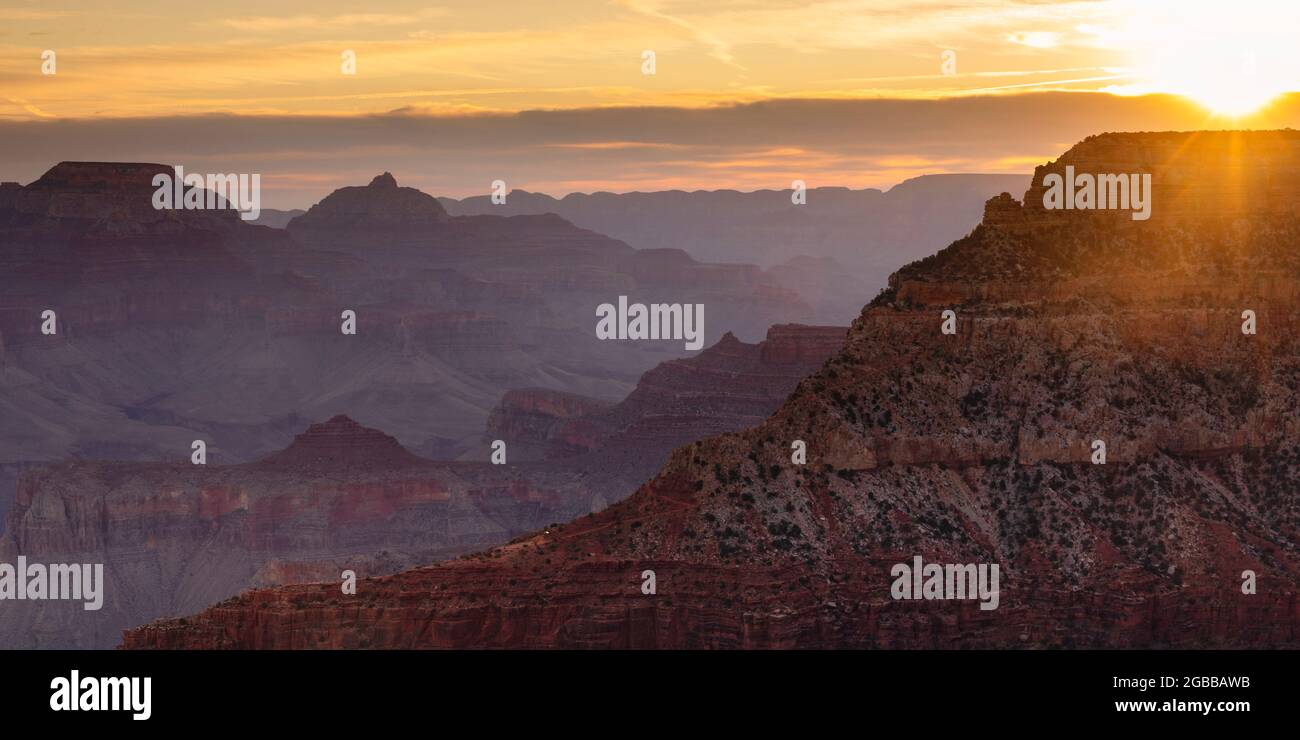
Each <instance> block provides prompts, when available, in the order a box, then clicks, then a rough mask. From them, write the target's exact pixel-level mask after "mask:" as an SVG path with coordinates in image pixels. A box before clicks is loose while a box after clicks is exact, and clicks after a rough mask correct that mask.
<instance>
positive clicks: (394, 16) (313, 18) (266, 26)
mask: <svg viewBox="0 0 1300 740" xmlns="http://www.w3.org/2000/svg"><path fill="white" fill-rule="evenodd" d="M447 12H448V11H446V10H445V9H439V8H426V9H423V10H420V11H418V12H415V13H346V14H342V15H332V16H321V15H295V16H251V17H243V18H227V19H224V20H222V21H220V23H221V25H223V26H228V27H230V28H234V29H237V30H240V31H250V32H254V33H274V32H282V31H320V30H329V31H336V30H340V29H351V28H356V27H358V26H405V25H409V24H412V23H422V22H424V21H428V20H432V19H434V18H438V17H442V16H445V15H446V14H447Z"/></svg>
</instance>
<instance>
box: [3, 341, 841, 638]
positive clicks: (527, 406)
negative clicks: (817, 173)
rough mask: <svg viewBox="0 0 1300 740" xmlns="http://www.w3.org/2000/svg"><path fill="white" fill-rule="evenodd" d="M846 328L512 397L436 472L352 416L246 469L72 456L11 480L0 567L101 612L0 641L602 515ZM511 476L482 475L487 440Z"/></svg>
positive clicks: (28, 625)
mask: <svg viewBox="0 0 1300 740" xmlns="http://www.w3.org/2000/svg"><path fill="white" fill-rule="evenodd" d="M844 332H845V329H844V328H843V327H808V326H798V325H783V326H777V327H773V328H772V329H771V330H770V331H769V334H768V338H767V339H766V340H765V341H763V342H761V343H757V344H746V343H744V342H741V341H740V340H738V339H736V338H735V337H734V335H730V334H728V335H726V336H725V337H724V338H723V339H722V340H721V341H719V342H718V343H717V344H715V345H714V346H713V347H709V348H707V349H705V350H704V351H703V352H701V353H700V354H698V355H697V356H695V357H690V358H682V359H678V360H673V361H671V362H668V363H664V364H662V365H660V366H658V367H656V368H654V369H653V370H651V371H649V372H647V373H646V374H645V375H644V376H643V378H642V379H641V381H640V382H639V383H638V385H637V389H636V390H635V391H634V392H633V393H632V394H630V395H629V396H628V397H627V398H625V399H624V400H623V401H621V402H619V403H617V404H613V403H609V402H604V401H600V400H599V399H591V398H585V397H582V396H577V395H574V394H570V393H566V392H563V391H555V390H550V389H545V388H530V389H521V390H519V391H512V392H510V393H508V394H506V397H505V398H504V399H502V401H501V403H500V404H499V406H498V407H497V408H496V409H495V410H494V411H493V412H492V414H491V419H492V422H491V424H490V425H489V428H488V429H486V430H485V431H481V432H480V433H481V434H483V435H484V436H483V440H482V445H481V449H482V450H483V451H484V454H482V455H480V459H479V460H478V461H476V462H455V461H442V462H438V461H433V460H429V459H426V458H423V457H420V456H418V455H416V454H413V453H412V452H410V451H409V450H407V449H406V448H404V447H403V446H402V445H401V444H400V443H399V442H398V440H397V439H395V438H394V437H392V436H390V435H388V434H385V433H383V432H382V431H379V430H377V429H373V428H368V427H365V426H363V425H361V424H359V423H357V422H356V421H354V420H352V419H350V418H348V417H347V416H342V415H340V416H336V417H333V418H330V419H328V420H326V421H323V422H320V423H317V424H312V425H310V426H308V427H307V429H306V430H305V431H303V432H301V433H300V434H298V435H297V436H296V437H295V438H294V440H293V442H292V443H291V444H290V445H288V446H287V447H286V448H284V449H282V450H279V451H277V452H274V453H272V454H269V455H266V456H264V457H262V458H260V459H257V460H255V461H252V462H248V463H240V464H233V465H231V464H209V465H192V464H190V463H189V462H188V458H182V459H180V460H177V461H175V462H170V463H163V462H155V463H145V462H127V461H112V462H110V461H74V462H64V463H59V464H48V465H43V466H39V467H35V468H33V469H31V470H29V471H26V472H25V473H23V474H22V475H21V476H20V477H19V478H18V486H17V498H16V501H15V503H14V506H13V508H12V509H11V510H10V511H9V513H8V521H7V526H6V527H5V531H4V534H3V536H2V537H0V562H3V561H6V559H16V558H20V557H25V558H26V559H28V560H31V561H33V562H37V561H39V562H65V561H66V562H94V563H99V564H103V565H104V566H105V569H106V579H104V580H102V581H101V583H103V584H104V586H103V588H102V589H101V590H102V592H103V599H104V603H103V608H102V609H99V610H97V611H95V612H93V613H88V612H84V610H82V609H81V608H80V606H79V605H78V604H76V603H73V602H66V601H44V602H23V603H7V604H6V605H5V607H4V608H3V609H0V645H4V646H5V647H10V648H51V647H58V648H69V647H76V648H104V647H111V646H113V645H114V644H116V643H117V642H118V640H119V639H120V634H121V632H122V630H124V629H126V628H128V627H131V626H135V625H138V624H141V623H144V622H147V621H149V620H151V619H154V618H156V617H160V616H166V615H175V614H185V613H189V612H193V611H197V610H198V609H201V608H203V607H204V606H207V605H208V604H211V603H213V602H215V601H219V600H220V599H223V598H226V597H228V596H231V595H234V594H237V593H239V592H241V591H244V590H246V589H248V588H252V587H258V586H271V585H281V584H287V583H300V582H309V581H321V580H333V581H334V582H335V583H336V584H337V583H338V579H339V578H340V574H341V573H342V572H343V571H344V570H351V571H353V572H355V573H356V574H358V575H359V576H364V577H373V576H377V575H384V574H389V573H394V572H397V571H400V570H403V569H407V568H411V567H414V566H418V565H423V564H427V563H432V562H436V561H438V560H442V559H445V558H448V557H453V556H457V555H461V554H464V553H468V552H473V551H477V550H481V549H484V548H486V547H489V546H492V545H496V544H500V543H502V542H504V541H506V540H508V539H510V538H511V537H514V536H517V535H520V534H522V533H525V532H529V531H533V530H536V529H538V528H542V527H545V526H547V525H548V524H551V523H554V522H559V521H566V520H569V519H573V518H576V517H579V516H582V515H585V514H588V513H591V512H593V511H600V510H602V509H604V508H605V507H607V506H608V505H609V504H611V503H614V502H617V501H618V500H620V499H621V498H623V497H625V496H626V495H628V494H629V493H631V492H632V491H633V490H634V489H635V488H636V487H637V486H638V485H639V484H640V483H642V482H643V481H644V480H645V479H646V478H648V477H649V476H650V475H651V474H652V473H653V472H654V470H655V469H656V468H657V467H658V466H659V465H660V464H662V462H663V461H664V460H665V459H666V458H667V456H668V454H669V452H670V451H671V450H672V449H673V448H674V447H676V446H678V445H680V444H682V443H684V442H687V441H691V440H695V439H699V438H702V437H705V436H709V435H711V434H715V433H717V432H718V431H720V430H735V429H742V428H744V427H745V426H748V425H750V424H753V423H756V422H757V421H759V420H761V419H762V418H763V417H765V416H766V415H767V414H769V413H771V411H772V410H774V409H775V408H776V407H777V406H778V405H779V404H780V403H781V400H782V399H783V398H784V397H785V395H786V394H788V393H789V391H790V390H791V389H793V388H794V386H795V385H796V384H797V383H798V382H799V380H800V378H802V377H803V376H805V375H806V374H808V373H809V372H812V371H813V370H815V369H816V368H817V367H819V366H820V365H821V363H822V362H824V361H825V360H826V358H828V357H829V356H830V355H831V354H833V353H834V352H835V351H836V350H837V349H838V348H839V345H840V343H841V342H842V341H843V338H844ZM493 439H501V440H503V441H505V442H506V444H507V450H508V452H509V454H508V458H507V464H505V465H493V464H490V463H489V462H487V454H486V450H487V449H488V447H489V442H490V440H493Z"/></svg>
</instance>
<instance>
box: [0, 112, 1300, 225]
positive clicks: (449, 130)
mask: <svg viewBox="0 0 1300 740" xmlns="http://www.w3.org/2000/svg"><path fill="white" fill-rule="evenodd" d="M1216 125H1218V126H1222V127H1228V126H1233V127H1239V126H1249V127H1253V128H1281V127H1285V126H1291V127H1297V126H1300V96H1290V97H1288V98H1286V99H1284V100H1282V101H1280V102H1279V103H1278V105H1276V106H1273V107H1271V108H1269V109H1268V111H1267V113H1266V114H1265V115H1263V116H1261V117H1257V118H1254V119H1251V120H1248V121H1245V122H1226V121H1225V122H1218V121H1214V120H1207V118H1206V114H1205V113H1204V111H1202V110H1201V109H1199V108H1198V107H1196V106H1195V105H1192V104H1191V103H1188V102H1187V101H1185V100H1182V99H1179V98H1174V97H1170V96H1161V95H1151V96H1142V97H1128V98H1121V97H1116V96H1112V95H1106V94H1102V93H1060V92H1050V93H1026V94H1017V95H997V96H975V97H963V98H949V99H939V100H886V99H881V100H807V99H800V100H768V101H761V102H755V103H747V104H743V105H715V106H704V107H689V108H688V107H671V106H626V107H600V108H584V109H573V110H530V111H523V112H519V113H492V114H456V115H429V114H422V113H418V112H415V111H406V112H404V113H401V114H377V115H357V116H303V115H297V116H288V115H274V116H249V115H200V116H178V117H171V116H164V117H153V118H133V119H101V120H89V119H57V120H49V119H41V120H28V121H15V120H8V121H5V120H0V180H18V181H21V182H29V181H31V180H34V179H35V178H36V177H39V176H40V174H41V173H43V172H44V171H45V170H47V169H49V168H50V167H51V166H52V165H53V164H55V163H57V162H59V161H62V160H109V161H151V162H165V163H172V164H183V165H185V167H186V168H187V169H189V170H191V171H195V172H202V171H219V172H249V173H252V172H257V173H260V174H261V175H262V182H263V183H264V187H267V188H268V190H270V191H273V193H274V197H273V198H269V199H268V202H267V203H266V204H265V205H266V206H267V207H281V208H287V207H302V206H307V205H310V204H312V203H314V202H315V201H317V200H319V199H320V198H321V197H323V196H324V195H326V194H328V193H329V192H330V191H331V190H333V189H334V188H337V187H341V186H344V185H356V184H364V183H366V182H369V181H370V178H372V177H373V176H374V175H376V174H378V173H379V172H383V171H385V170H389V171H391V172H393V173H394V174H395V175H396V176H397V177H398V178H399V180H401V181H402V182H404V183H406V184H410V185H412V186H415V187H419V188H421V189H423V190H425V191H426V192H430V193H435V194H439V195H453V196H464V195H474V194H481V193H484V192H487V191H488V189H489V186H490V184H491V182H492V181H493V180H496V179H501V180H505V181H506V183H507V184H508V185H509V187H511V188H524V189H527V190H540V191H543V192H549V193H551V194H553V195H564V194H565V193H567V192H569V191H572V190H613V191H626V190H647V189H658V188H662V187H680V188H683V189H727V188H731V189H758V188H773V187H775V188H782V187H788V186H789V183H790V180H791V179H792V178H799V179H804V180H806V181H807V182H809V183H810V184H812V183H816V184H817V185H844V186H850V187H881V188H884V187H889V186H891V185H893V184H896V183H897V182H898V181H900V180H901V179H903V178H905V177H909V176H912V175H916V174H925V173H932V172H1004V173H1019V172H1028V171H1030V170H1032V168H1033V166H1034V165H1035V164H1042V163H1044V162H1045V161H1046V160H1047V159H1048V158H1049V157H1054V156H1057V155H1059V154H1060V153H1061V152H1062V151H1063V150H1064V149H1066V148H1068V147H1069V146H1070V145H1071V144H1073V143H1074V142H1077V141H1080V140H1082V139H1083V138H1085V137H1087V136H1089V135H1091V134H1096V133H1100V132H1103V131H1144V130H1146V131H1150V130H1189V129H1199V128H1205V127H1207V126H1211V127H1213V126H1216Z"/></svg>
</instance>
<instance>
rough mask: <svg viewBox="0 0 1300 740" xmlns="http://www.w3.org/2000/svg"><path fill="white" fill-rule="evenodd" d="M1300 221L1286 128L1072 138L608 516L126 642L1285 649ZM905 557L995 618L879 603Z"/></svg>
mask: <svg viewBox="0 0 1300 740" xmlns="http://www.w3.org/2000/svg"><path fill="white" fill-rule="evenodd" d="M1067 164H1072V165H1074V166H1075V168H1076V170H1077V171H1079V172H1093V173H1127V172H1141V173H1147V172H1149V173H1151V174H1152V175H1153V178H1152V179H1153V182H1154V194H1153V196H1152V197H1153V198H1154V201H1153V204H1154V205H1153V215H1152V218H1151V220H1150V221H1146V222H1135V221H1132V220H1130V218H1129V214H1128V213H1127V212H1122V211H1120V212H1109V211H1048V210H1045V209H1044V208H1043V207H1042V201H1041V188H1042V181H1043V177H1044V175H1045V174H1046V173H1048V172H1060V171H1063V169H1064V167H1065V165H1067ZM1298 211H1300V132H1295V131H1278V132H1251V133H1240V132H1215V133H1140V134H1136V133H1134V134H1104V135H1099V136H1094V137H1090V138H1089V139H1087V140H1085V141H1083V142H1081V143H1079V144H1078V145H1076V146H1075V147H1073V148H1072V149H1071V150H1070V151H1068V152H1067V153H1066V154H1064V155H1063V156H1062V157H1061V158H1060V159H1058V160H1057V161H1055V162H1051V163H1049V164H1047V165H1045V166H1042V167H1039V168H1038V169H1037V171H1036V172H1035V175H1034V179H1033V185H1032V186H1031V188H1030V190H1029V191H1028V192H1027V193H1026V194H1025V197H1024V200H1023V201H1022V202H1017V201H1016V200H1014V199H1013V198H1012V197H1011V196H1009V195H1006V194H1004V195H1002V196H1000V197H997V198H994V199H992V200H990V201H989V203H988V207H987V209H986V213H985V216H984V219H983V221H982V223H980V224H979V225H978V226H977V227H976V228H975V229H974V230H973V231H972V232H971V233H970V234H969V235H968V236H967V237H965V238H963V239H960V240H958V241H957V242H955V243H953V244H952V245H951V246H949V247H948V248H946V249H944V250H942V251H940V252H939V253H937V254H935V255H933V256H931V257H929V258H927V259H924V260H921V261H919V262H916V263H913V264H910V265H908V266H906V267H904V268H903V269H901V270H899V271H898V272H897V273H896V274H895V275H893V276H892V278H891V281H890V285H889V287H888V288H887V289H886V290H885V291H884V292H883V293H882V294H881V295H880V296H878V297H877V298H876V299H875V300H873V301H872V302H871V303H870V304H869V305H867V306H866V307H865V308H864V310H863V311H862V314H861V316H860V317H859V318H858V319H857V320H856V321H855V322H854V324H853V326H852V327H851V329H850V331H849V336H848V339H847V343H846V344H845V346H844V348H843V349H842V351H840V352H839V353H838V354H837V355H836V356H834V357H833V358H832V359H831V360H829V361H828V362H827V363H826V364H825V365H824V366H823V367H822V368H821V369H820V370H819V371H817V372H816V373H814V374H812V375H810V376H808V377H807V378H805V379H804V380H803V381H802V382H801V383H800V384H799V386H798V388H797V389H796V390H795V391H794V392H793V393H792V394H791V395H790V396H789V398H788V399H787V400H786V402H785V403H784V405H783V406H782V407H781V408H780V409H779V410H778V411H776V412H775V413H774V414H773V415H772V416H770V418H768V419H767V420H766V421H764V422H763V423H761V424H759V425H757V426H755V427H753V428H751V429H749V430H747V431H743V432H739V433H732V434H724V435H722V436H719V437H715V438H712V439H709V440H706V441H702V442H697V443H693V444H689V445H686V446H684V447H681V448H679V449H677V450H676V451H675V452H674V453H673V455H672V456H671V458H670V460H669V461H668V462H667V464H666V465H664V467H663V468H662V470H661V471H660V472H659V473H658V475H657V476H655V477H654V478H653V479H652V480H650V481H649V482H647V483H646V484H645V485H643V486H642V487H641V488H640V489H639V490H637V491H636V493H635V494H633V495H632V496H631V497H630V498H628V499H626V500H624V501H623V502H621V503H618V504H615V505H613V506H610V507H609V508H608V509H605V510H604V511H602V512H600V513H597V514H593V515H590V516H585V517H581V518H579V519H577V520H575V521H572V522H570V523H568V524H566V525H563V526H557V527H550V528H548V529H546V530H543V531H538V532H536V533H535V534H533V535H531V536H527V537H522V538H519V539H517V540H515V541H513V542H511V543H510V544H508V545H505V546H502V547H498V548H495V549H491V550H488V551H486V552H482V553H479V554H476V555H472V556H467V557H463V558H461V559H459V560H456V561H452V562H448V563H445V564H440V565H436V566H432V567H424V568H418V569H415V570H410V571H407V572H403V573H399V574H396V575H392V576H388V577H381V578H374V579H367V580H364V581H362V582H360V583H359V584H358V589H357V593H356V595H354V596H353V595H344V594H342V593H340V590H339V588H338V586H337V585H335V584H321V585H302V586H291V587H283V588H274V589H267V590H256V591H251V592H248V593H245V594H243V595H241V596H239V597H236V598H232V599H229V600H227V601H224V602H221V603H219V604H216V605H214V606H212V607H210V608H208V609H207V610H205V611H203V612H201V613H199V614H196V615H194V616H189V617H185V618H177V619H167V620H162V621H157V622H154V623H152V624H149V625H146V626H143V627H140V628H137V629H134V630H130V631H128V632H126V633H125V635H124V646H125V647H126V648H277V649H286V648H478V647H499V648H575V647H579V648H833V647H874V648H936V647H937V648H949V647H964V648H993V647H1017V646H1023V647H1067V648H1068V647H1143V648H1153V647H1154V648H1161V647H1278V646H1289V647H1296V646H1297V645H1300V635H1298V634H1297V630H1298V629H1300V604H1298V603H1297V599H1296V593H1297V584H1298V583H1300V559H1298V557H1297V550H1296V546H1297V536H1298V535H1300V529H1298V525H1300V496H1298V495H1297V481H1298V480H1300V471H1298V470H1297V468H1298V467H1300V446H1298V444H1297V439H1300V437H1298V435H1297V432H1298V431H1300V429H1297V426H1298V425H1300V418H1298V416H1297V410H1298V409H1300V395H1298V394H1300V353H1297V349H1298V347H1297V332H1298V331H1300V322H1297V302H1298V298H1300V296H1298V295H1297V292H1298V288H1300V281H1297V277H1298V276H1300V251H1298V250H1297V246H1300V219H1298V218H1297V216H1298V215H1300V214H1298ZM945 309H953V310H956V311H957V314H958V331H957V333H956V334H955V335H944V334H942V333H941V332H940V323H941V322H940V313H941V311H943V310H945ZM1244 310H1252V311H1255V312H1256V315H1257V318H1258V333H1257V334H1256V335H1253V336H1248V335H1244V334H1243V333H1242V331H1241V326H1242V318H1241V314H1242V312H1243V311H1244ZM795 439H802V440H805V441H806V442H807V446H808V461H807V464H806V465H803V466H797V465H793V464H791V459H790V445H791V442H792V440H795ZM1097 439H1100V440H1104V441H1105V442H1106V444H1107V447H1108V460H1107V462H1106V464H1104V465H1096V464H1092V463H1091V462H1090V458H1089V456H1090V445H1091V443H1092V441H1093V440H1097ZM914 555H921V556H923V557H924V559H925V560H926V561H927V562H949V563H970V562H975V563H999V564H1000V565H1001V571H1002V576H1001V606H1000V608H998V609H997V610H995V611H980V610H979V609H978V606H977V604H976V603H975V602H945V601H911V602H902V601H898V602H896V601H893V600H891V599H890V596H889V583H890V578H889V575H888V572H889V567H890V565H891V564H893V563H897V562H910V559H911V558H912V557H913V556H914ZM644 570H654V571H655V573H656V576H657V579H656V580H657V593H656V594H654V595H645V594H642V592H641V588H640V586H641V582H642V581H641V574H642V572H643V571H644ZM1244 570H1253V571H1254V572H1255V573H1256V574H1257V577H1258V582H1257V592H1256V593H1254V594H1245V593H1243V589H1242V572H1243V571H1244Z"/></svg>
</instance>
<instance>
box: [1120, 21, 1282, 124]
mask: <svg viewBox="0 0 1300 740" xmlns="http://www.w3.org/2000/svg"><path fill="white" fill-rule="evenodd" d="M1124 7H1125V8H1126V11H1127V12H1126V13H1125V14H1124V25H1125V26H1126V27H1125V28H1124V30H1123V31H1121V32H1120V33H1119V34H1117V37H1116V39H1115V40H1116V41H1117V42H1118V43H1120V44H1122V45H1123V46H1124V47H1125V48H1126V50H1127V52H1128V54H1129V55H1130V56H1131V58H1132V61H1133V74H1134V78H1135V81H1134V84H1133V85H1132V86H1131V87H1132V88H1133V89H1132V91H1138V90H1142V91H1148V92H1166V93H1174V94H1177V95H1182V96H1184V97H1187V98H1189V99H1191V100H1193V101H1195V102H1196V103H1198V104H1199V105H1201V106H1203V107H1204V108H1206V109H1207V110H1209V111H1211V112H1213V113H1216V114H1220V115H1226V116H1233V117H1240V116H1245V115H1249V114H1250V113H1253V112H1255V111H1257V110H1259V109H1260V108H1262V107H1264V106H1265V105H1267V104H1268V103H1269V102H1271V101H1273V100H1274V99H1276V98H1277V97H1278V96H1279V95H1281V94H1283V93H1286V92H1289V91H1292V90H1295V89H1296V88H1297V86H1298V83H1300V74H1298V73H1300V44H1297V39H1298V38H1300V4H1297V3H1295V1H1294V0H1281V1H1278V2H1242V3H1235V4H1227V5H1225V4H1223V3H1220V2H1200V1H1197V0H1141V1H1140V2H1131V3H1128V4H1126V5H1125V6H1124Z"/></svg>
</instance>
